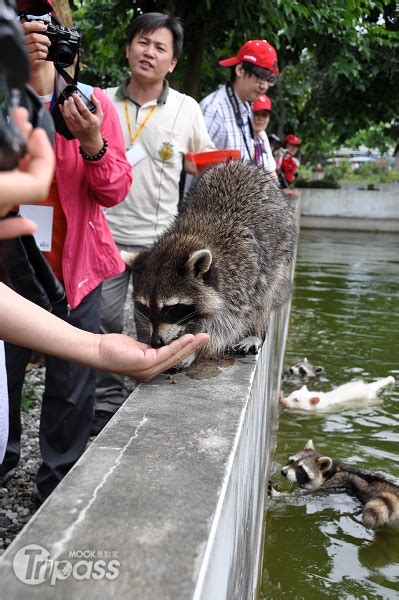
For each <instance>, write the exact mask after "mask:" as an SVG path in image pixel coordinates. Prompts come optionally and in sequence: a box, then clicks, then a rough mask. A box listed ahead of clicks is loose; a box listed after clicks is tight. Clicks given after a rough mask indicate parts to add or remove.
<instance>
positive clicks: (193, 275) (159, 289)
mask: <svg viewBox="0 0 399 600" xmlns="http://www.w3.org/2000/svg"><path fill="white" fill-rule="evenodd" d="M133 268H134V271H135V284H134V299H135V302H136V306H137V308H138V310H139V312H140V315H141V316H142V318H143V319H145V320H146V321H147V322H148V323H149V326H150V333H151V345H152V346H153V347H154V348H159V347H161V346H164V345H166V344H168V343H170V342H171V341H172V340H174V339H176V338H178V337H180V336H181V335H183V334H184V333H198V332H199V331H206V328H205V327H204V324H205V322H206V319H208V318H210V317H212V316H213V315H214V314H216V313H217V312H218V311H219V310H220V309H221V308H222V306H223V302H222V300H221V298H220V296H219V293H218V275H217V270H216V268H215V267H214V265H212V254H211V252H210V250H209V249H207V248H203V249H200V250H184V245H183V247H182V245H181V244H180V246H179V245H178V243H177V241H175V242H174V243H171V240H168V243H167V244H166V243H163V244H162V242H161V243H160V244H158V245H156V246H155V247H153V248H152V249H150V250H149V251H148V252H144V253H142V254H140V255H139V256H137V257H136V259H135V260H134V264H133Z"/></svg>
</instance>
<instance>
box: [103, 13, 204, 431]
mask: <svg viewBox="0 0 399 600" xmlns="http://www.w3.org/2000/svg"><path fill="white" fill-rule="evenodd" d="M182 46H183V27H182V22H181V19H179V18H177V17H171V16H169V15H168V14H162V13H146V14H143V15H140V16H139V17H137V18H136V19H135V20H134V21H133V22H132V23H131V25H130V28H129V31H128V43H127V47H126V58H127V60H128V62H129V67H130V70H131V76H130V77H129V78H128V79H127V80H126V81H125V82H123V83H122V85H120V86H119V87H118V88H111V89H108V90H107V92H106V93H107V94H108V96H109V97H110V98H111V100H112V102H113V103H114V106H115V107H116V109H117V111H118V114H119V119H120V123H121V126H122V130H123V134H124V137H125V142H126V150H127V152H126V154H127V157H128V159H129V161H130V164H131V165H132V168H133V185H132V187H131V189H130V191H129V194H128V196H127V197H126V199H125V200H124V202H122V203H121V205H120V207H118V208H117V209H115V210H114V208H112V209H109V210H107V211H106V217H107V221H108V224H109V226H110V228H111V231H112V234H113V236H114V239H115V241H116V243H117V245H118V247H119V248H120V250H124V251H129V252H136V251H138V250H141V249H143V248H146V247H149V246H150V245H151V244H152V243H153V242H154V240H155V239H156V237H157V236H158V235H159V234H160V233H162V231H163V230H164V229H165V228H166V227H167V225H168V224H169V223H170V221H171V219H172V218H173V216H174V215H175V214H176V212H177V207H178V202H179V181H180V175H181V173H182V170H183V168H184V169H185V170H186V171H187V172H191V173H193V171H192V170H191V168H192V167H191V168H190V166H189V163H188V162H186V161H185V158H184V157H185V155H186V154H187V153H188V152H192V153H197V152H205V151H207V150H213V149H214V144H213V143H212V141H211V139H210V137H209V135H208V132H207V129H206V126H205V122H204V118H203V116H202V113H201V110H200V108H199V106H198V104H197V102H196V101H195V100H194V99H193V98H191V97H190V96H186V95H185V94H181V93H179V92H177V91H176V90H173V89H171V88H170V87H169V84H168V82H167V80H166V79H165V78H166V76H167V75H168V74H169V73H172V72H173V70H174V68H175V66H176V63H177V60H178V58H179V56H180V53H181V50H182ZM131 277H132V272H131V271H130V270H129V269H126V271H125V273H123V274H122V275H120V276H118V277H114V278H112V279H110V280H108V281H107V282H105V284H104V285H103V293H102V309H101V330H102V332H103V333H111V332H114V333H120V332H121V331H122V329H123V325H124V304H125V300H126V296H127V290H128V285H129V280H130V278H131ZM135 321H136V329H137V333H138V338H139V339H141V341H145V339H146V327H144V328H143V326H142V321H140V315H136V318H135ZM126 397H127V391H126V389H125V387H124V385H123V378H122V377H120V376H117V375H112V374H108V373H99V374H98V377H97V392H96V412H95V419H94V424H93V429H92V433H93V434H95V433H98V431H100V430H101V429H102V427H103V426H104V425H105V424H106V422H107V421H108V420H109V419H110V418H111V417H112V415H113V414H114V413H115V412H116V410H117V409H118V408H119V406H120V405H121V404H122V403H123V401H124V400H125V399H126Z"/></svg>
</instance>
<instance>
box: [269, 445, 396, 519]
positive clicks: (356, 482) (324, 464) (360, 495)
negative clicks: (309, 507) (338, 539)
mask: <svg viewBox="0 0 399 600" xmlns="http://www.w3.org/2000/svg"><path fill="white" fill-rule="evenodd" d="M281 474H282V475H284V477H286V478H287V479H288V480H289V481H295V482H297V483H298V485H299V486H300V487H301V488H303V489H306V490H309V491H315V490H319V489H321V490H329V489H330V490H331V489H339V488H341V489H342V488H343V489H344V490H345V491H347V492H348V493H350V494H352V495H354V496H355V497H356V498H357V499H358V500H360V502H361V503H362V504H363V506H364V508H363V516H362V521H363V525H364V526H365V527H369V528H371V529H374V528H376V527H380V526H381V525H398V524H399V486H398V485H395V484H394V483H391V482H390V481H388V480H387V479H385V478H384V477H382V476H381V475H377V474H374V473H368V472H365V471H361V470H358V469H355V468H354V467H351V466H350V465H346V464H344V463H340V462H337V461H335V460H332V459H331V458H330V457H328V456H321V455H320V454H319V453H318V452H316V450H315V447H314V445H313V442H312V440H309V441H308V443H307V444H306V446H305V449H304V450H302V451H301V452H298V453H297V454H295V455H294V456H291V457H290V458H289V459H288V464H287V465H286V466H285V467H283V468H282V469H281Z"/></svg>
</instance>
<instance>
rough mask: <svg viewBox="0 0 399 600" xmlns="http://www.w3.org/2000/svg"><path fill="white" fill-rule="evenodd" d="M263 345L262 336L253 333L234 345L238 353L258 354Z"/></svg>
mask: <svg viewBox="0 0 399 600" xmlns="http://www.w3.org/2000/svg"><path fill="white" fill-rule="evenodd" d="M261 346H262V340H261V338H260V337H258V336H255V335H251V336H249V337H246V338H244V339H243V340H241V341H240V342H238V344H236V345H235V346H234V352H236V353H237V354H258V352H259V349H260V347H261Z"/></svg>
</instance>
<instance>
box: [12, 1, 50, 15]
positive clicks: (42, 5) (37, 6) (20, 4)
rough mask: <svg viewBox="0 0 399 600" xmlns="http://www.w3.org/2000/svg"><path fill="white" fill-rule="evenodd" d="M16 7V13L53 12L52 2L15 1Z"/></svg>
mask: <svg viewBox="0 0 399 600" xmlns="http://www.w3.org/2000/svg"><path fill="white" fill-rule="evenodd" d="M16 5H17V11H24V10H26V11H29V10H43V11H44V12H54V2H53V0H17V1H16ZM34 14H36V13H34ZM43 14H44V13H43Z"/></svg>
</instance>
